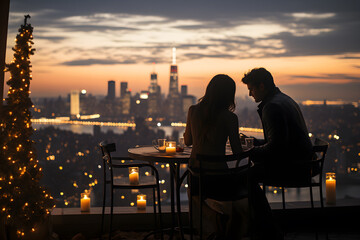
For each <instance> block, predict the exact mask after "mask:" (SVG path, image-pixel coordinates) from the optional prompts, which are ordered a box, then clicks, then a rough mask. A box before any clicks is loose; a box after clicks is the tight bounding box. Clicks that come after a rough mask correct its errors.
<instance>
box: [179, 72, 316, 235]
mask: <svg viewBox="0 0 360 240" xmlns="http://www.w3.org/2000/svg"><path fill="white" fill-rule="evenodd" d="M242 82H243V83H244V84H246V85H247V87H248V90H249V96H252V97H253V98H254V99H255V102H257V103H260V104H259V105H258V113H259V116H260V119H261V122H262V125H263V130H264V140H257V139H256V140H255V142H254V145H255V147H254V148H252V149H251V150H249V151H250V152H249V156H250V159H251V160H252V161H253V162H254V163H255V165H254V168H253V171H252V177H251V179H252V181H251V182H252V183H251V191H252V193H251V194H252V196H253V201H252V210H253V214H252V215H253V216H252V219H253V220H252V223H248V219H249V218H248V214H250V213H249V210H248V206H247V201H243V200H240V201H233V202H217V201H214V202H211V200H207V201H206V204H205V206H204V207H203V223H204V231H205V232H204V233H205V235H208V236H209V235H211V234H214V233H216V234H219V235H220V236H226V239H242V238H246V237H247V236H248V235H249V225H250V224H251V225H252V226H255V236H257V238H256V239H283V237H282V234H281V233H280V232H279V231H278V229H277V226H276V225H275V224H274V221H273V220H272V215H271V209H270V206H269V203H268V202H267V199H266V197H265V194H264V192H263V191H262V190H261V188H260V187H259V185H258V183H259V182H263V181H264V180H265V179H271V178H277V177H282V176H280V175H281V174H282V173H284V172H287V171H284V169H281V166H283V163H290V162H289V161H307V160H311V157H312V154H313V153H312V144H311V141H310V138H309V136H308V131H307V127H306V125H305V121H304V118H303V116H302V113H301V111H300V108H299V106H298V105H297V103H296V102H295V101H294V100H293V99H291V98H290V97H289V96H287V95H285V94H284V93H282V92H281V91H280V90H279V88H277V87H276V86H275V84H274V80H273V77H272V75H271V73H270V72H269V71H267V70H266V69H265V68H255V69H252V70H251V71H249V72H248V73H246V74H245V75H244V77H243V78H242ZM235 91H236V84H235V82H234V80H233V79H232V78H230V77H229V76H227V75H222V74H220V75H216V76H215V77H213V79H212V80H211V81H210V83H209V84H208V86H207V88H206V92H205V95H204V96H203V97H202V98H200V99H199V102H198V104H196V105H193V106H191V107H190V108H189V112H188V116H187V124H186V130H185V133H184V140H185V144H186V145H192V146H193V147H192V153H191V158H190V162H189V165H190V166H197V165H198V163H197V160H196V154H207V155H224V154H225V146H226V142H227V140H228V139H229V141H230V145H231V149H232V152H233V153H234V154H236V153H241V152H242V151H243V149H242V147H241V141H240V135H239V124H238V117H237V116H236V115H235V114H234V113H233V111H234V110H235V102H234V98H235ZM289 156H290V157H289ZM219 167H221V166H219ZM222 167H224V166H222ZM279 170H280V171H279ZM193 185H195V184H191V180H190V187H193ZM192 189H193V188H192ZM195 191H196V190H195ZM192 201H193V206H194V209H197V207H199V199H198V196H194V197H193V199H192ZM224 209H226V210H225V211H224ZM224 212H225V214H228V215H231V216H227V218H223V217H221V215H223V214H224ZM194 213H195V214H196V213H197V211H195V212H194ZM221 219H223V220H221ZM224 219H231V221H229V220H228V221H227V222H225V223H224V222H222V221H226V220H224ZM196 222H197V221H195V224H196ZM224 224H225V225H226V227H225V228H224V227H223V226H224ZM224 229H227V230H224ZM252 229H254V228H252ZM223 238H225V237H220V238H219V239H223Z"/></svg>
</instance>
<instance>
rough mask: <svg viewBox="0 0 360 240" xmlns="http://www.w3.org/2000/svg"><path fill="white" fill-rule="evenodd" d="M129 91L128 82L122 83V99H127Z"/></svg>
mask: <svg viewBox="0 0 360 240" xmlns="http://www.w3.org/2000/svg"><path fill="white" fill-rule="evenodd" d="M127 89H128V83H127V82H121V83H120V97H125V94H126V92H127Z"/></svg>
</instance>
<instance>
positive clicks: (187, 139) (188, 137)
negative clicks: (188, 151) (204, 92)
mask: <svg viewBox="0 0 360 240" xmlns="http://www.w3.org/2000/svg"><path fill="white" fill-rule="evenodd" d="M192 109H193V106H191V107H190V108H189V111H188V114H187V120H186V128H185V132H184V142H185V145H187V146H190V145H192V144H193V143H192V134H191V113H192Z"/></svg>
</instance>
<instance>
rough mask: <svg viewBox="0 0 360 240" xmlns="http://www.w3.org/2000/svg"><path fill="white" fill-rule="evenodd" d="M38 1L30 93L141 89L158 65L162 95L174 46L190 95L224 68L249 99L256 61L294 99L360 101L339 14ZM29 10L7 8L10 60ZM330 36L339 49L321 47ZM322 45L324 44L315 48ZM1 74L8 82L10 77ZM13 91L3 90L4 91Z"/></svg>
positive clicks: (357, 74) (357, 65) (355, 55)
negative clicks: (218, 14)
mask: <svg viewBox="0 0 360 240" xmlns="http://www.w3.org/2000/svg"><path fill="white" fill-rule="evenodd" d="M20 2H21V1H20ZM35 2H39V6H43V7H44V9H39V8H37V9H35V10H28V12H26V13H29V14H30V15H31V16H32V17H31V19H30V20H29V22H30V23H31V24H32V25H33V27H34V33H33V35H34V43H35V44H34V46H33V47H34V48H36V52H35V55H34V56H32V57H31V62H32V65H33V80H32V82H31V92H32V96H33V97H57V96H59V95H61V96H66V95H67V94H68V93H70V91H71V90H73V89H78V90H81V89H86V90H87V92H88V93H90V94H93V95H106V93H107V81H108V80H115V81H116V91H117V92H116V94H117V96H119V91H120V90H119V86H120V82H121V81H126V82H128V87H129V89H131V90H132V92H133V93H136V92H140V91H141V90H147V89H148V86H149V85H150V74H151V72H153V71H154V69H155V71H156V72H157V73H158V84H159V85H160V86H161V90H162V93H165V94H167V92H168V88H169V77H170V64H171V54H172V49H171V48H172V47H177V65H178V69H179V70H178V71H179V87H180V85H188V92H189V94H192V95H195V96H196V97H201V96H202V95H203V94H204V91H205V88H206V85H207V83H208V82H209V80H210V79H211V78H212V77H213V76H214V75H216V74H219V73H224V74H228V75H229V76H231V77H232V78H233V79H234V80H235V81H236V83H237V95H238V96H244V95H247V88H246V86H245V85H243V84H242V83H241V78H242V76H243V74H244V72H246V71H248V70H250V69H252V68H254V67H265V68H267V69H268V70H269V71H270V72H271V73H272V74H273V76H274V79H275V83H276V84H277V85H278V86H279V87H280V89H284V91H285V92H286V93H288V94H289V95H292V96H293V97H294V98H295V99H297V100H305V99H312V100H321V99H329V100H336V99H345V100H351V101H358V100H359V97H360V94H358V92H360V60H359V59H360V51H359V48H356V47H351V46H352V45H351V44H348V43H347V42H346V39H348V38H349V36H344V37H345V38H344V39H345V40H344V41H343V42H336V41H335V40H336V39H337V38H336V37H334V36H335V35H336V34H335V33H336V32H337V31H338V29H340V27H339V26H342V25H341V23H339V24H338V25H336V24H332V25H329V24H327V21H332V22H334V21H337V18H338V17H339V18H340V16H342V14H343V13H337V12H334V11H335V10H328V11H324V12H323V13H319V12H317V11H318V10H316V11H315V10H314V11H313V12H311V11H308V12H305V11H304V12H302V11H293V12H289V11H284V12H283V13H282V14H283V15H282V17H283V18H284V19H288V20H287V21H288V22H286V21H285V20H283V19H280V17H279V19H275V20H274V19H273V18H270V17H269V18H268V19H266V17H256V16H253V19H251V21H250V20H249V19H250V17H249V19H246V20H242V19H239V20H237V19H231V18H229V20H228V21H227V22H225V23H223V19H221V18H219V19H211V20H209V19H202V18H200V17H199V18H197V17H194V18H190V17H189V16H187V18H185V17H178V18H175V17H173V18H170V17H169V16H165V15H162V14H159V13H151V12H150V13H149V12H147V13H146V14H145V13H141V12H137V13H111V12H110V10H109V12H100V13H96V12H91V11H90V10H89V12H88V13H86V14H84V13H76V11H75V12H74V13H63V15H62V13H61V11H60V10H59V8H60V7H58V6H57V7H55V6H54V9H52V10H51V9H49V6H51V5H49V6H45V5H46V4H45V2H43V1H42V0H36V1H35ZM112 3H114V2H113V1H112ZM41 4H42V5H41ZM114 4H115V3H114ZM65 5H66V4H65ZM357 10H358V9H355V11H357ZM79 11H80V10H79ZM224 11H225V10H224ZM228 11H230V9H229V10H228ZM54 13H56V14H55V15H56V16H57V18H55V20H56V21H55V20H53V21H51V20H48V21H45V20H44V19H54V17H53V16H54ZM23 15H24V13H23V11H22V9H21V7H19V6H18V5H17V4H13V5H12V6H11V9H10V19H9V31H8V32H9V33H8V49H7V58H6V61H7V62H10V61H11V59H12V54H13V51H12V50H11V47H13V45H14V44H15V42H14V41H13V40H14V38H15V36H16V31H17V29H18V27H19V26H20V24H22V22H23ZM49 16H51V18H50V17H49ZM355 20H356V21H354V19H351V21H353V22H356V23H357V24H358V23H360V18H359V17H357V18H356V17H355ZM289 21H290V22H289ZM291 21H293V22H291ZM349 34H350V36H351V34H354V38H355V40H356V39H357V38H359V36H358V35H359V34H357V35H355V33H351V32H350V33H349ZM327 36H329V41H333V42H334V44H337V45H336V47H335V48H336V49H339V50H337V51H332V50H331V49H333V48H334V46H331V45H330V46H325V45H326V39H327ZM312 38H314V41H312ZM319 38H320V39H321V41H323V42H324V49H322V42H320V41H319V40H318V39H319ZM302 39H304V41H303V40H302ZM309 39H310V40H311V41H309ZM306 41H308V42H309V44H308V45H307V44H306ZM316 41H318V42H320V44H318V45H314V46H312V45H311V44H312V42H316ZM295 43H296V44H295ZM338 45H340V46H338ZM342 45H344V46H342ZM358 45H359V44H358ZM346 46H349V48H348V49H347V48H346ZM302 51H303V52H302ZM326 51H328V53H327V52H326ZM317 52H318V54H317ZM154 61H155V62H156V66H155V67H154V66H153V64H152V62H154ZM5 77H6V78H5V80H7V79H9V73H6V75H5ZM7 89H8V88H7V86H5V94H4V96H6V92H7ZM306 89H309V91H307V90H306ZM317 93H318V94H317Z"/></svg>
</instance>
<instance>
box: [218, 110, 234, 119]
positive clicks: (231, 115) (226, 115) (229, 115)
mask: <svg viewBox="0 0 360 240" xmlns="http://www.w3.org/2000/svg"><path fill="white" fill-rule="evenodd" d="M220 116H223V117H224V118H228V119H237V118H238V116H237V115H236V114H235V113H233V112H231V111H229V110H227V109H226V110H223V111H221V112H220Z"/></svg>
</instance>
